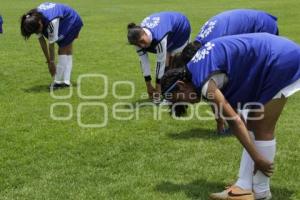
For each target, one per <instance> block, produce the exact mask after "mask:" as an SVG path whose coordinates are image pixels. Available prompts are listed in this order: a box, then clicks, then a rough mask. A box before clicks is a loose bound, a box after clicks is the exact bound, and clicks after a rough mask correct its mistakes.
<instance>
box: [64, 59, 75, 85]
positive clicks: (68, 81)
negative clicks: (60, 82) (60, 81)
mask: <svg viewBox="0 0 300 200" xmlns="http://www.w3.org/2000/svg"><path fill="white" fill-rule="evenodd" d="M72 67H73V57H72V55H68V56H67V64H66V66H65V68H64V83H65V84H67V85H70V84H71V73H72Z"/></svg>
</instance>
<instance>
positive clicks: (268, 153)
mask: <svg viewBox="0 0 300 200" xmlns="http://www.w3.org/2000/svg"><path fill="white" fill-rule="evenodd" d="M286 102H287V98H285V97H282V98H279V99H272V100H271V101H269V102H268V103H267V104H266V105H265V106H264V111H263V113H259V112H256V113H250V117H251V119H252V120H249V121H248V128H249V129H250V130H251V131H253V132H254V134H255V141H254V144H255V146H256V148H257V150H258V151H259V152H260V153H261V154H262V155H263V156H264V157H265V158H266V159H268V160H270V161H272V162H273V161H274V158H275V152H276V140H275V137H274V133H275V128H276V123H277V121H278V119H279V117H280V115H281V113H282V110H283V108H284V106H285V104H286ZM261 114H263V118H262V119H259V120H255V118H256V117H260V116H261ZM253 191H254V194H255V197H256V199H261V198H269V197H270V196H271V193H270V178H269V177H267V176H265V175H264V174H263V173H262V172H260V171H258V172H257V173H256V174H255V175H254V176H253Z"/></svg>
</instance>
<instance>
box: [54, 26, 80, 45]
mask: <svg viewBox="0 0 300 200" xmlns="http://www.w3.org/2000/svg"><path fill="white" fill-rule="evenodd" d="M82 26H83V25H81V26H78V27H75V28H73V29H72V30H71V31H70V32H69V33H68V34H67V35H66V36H65V37H64V39H62V40H61V41H58V42H57V44H58V46H59V47H65V46H68V45H70V44H72V42H73V41H74V40H75V39H76V38H78V35H79V32H80V30H81V28H82Z"/></svg>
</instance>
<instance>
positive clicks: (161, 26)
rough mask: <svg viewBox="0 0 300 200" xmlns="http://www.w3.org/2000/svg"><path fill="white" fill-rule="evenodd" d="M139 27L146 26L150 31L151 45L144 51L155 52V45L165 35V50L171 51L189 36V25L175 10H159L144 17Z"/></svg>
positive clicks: (182, 43)
mask: <svg viewBox="0 0 300 200" xmlns="http://www.w3.org/2000/svg"><path fill="white" fill-rule="evenodd" d="M141 27H143V28H147V29H148V30H149V31H150V32H151V33H152V43H151V46H150V47H149V48H147V49H144V50H145V51H149V52H152V53H156V49H155V47H156V46H157V44H158V43H159V42H160V41H161V40H162V39H163V38H164V37H165V36H168V38H167V39H168V40H167V51H168V52H171V51H173V50H175V49H177V48H179V47H181V46H183V45H184V44H185V43H186V42H187V41H188V40H189V37H190V33H191V26H190V23H189V20H188V19H187V18H186V16H184V15H182V14H181V13H177V12H160V13H155V14H152V15H150V16H149V17H146V18H145V19H144V20H143V22H142V23H141Z"/></svg>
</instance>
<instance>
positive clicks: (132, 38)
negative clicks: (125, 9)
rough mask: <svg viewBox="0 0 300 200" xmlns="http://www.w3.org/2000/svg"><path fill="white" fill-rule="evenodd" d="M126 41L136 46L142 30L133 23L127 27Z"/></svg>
mask: <svg viewBox="0 0 300 200" xmlns="http://www.w3.org/2000/svg"><path fill="white" fill-rule="evenodd" d="M127 30H128V33H127V39H128V42H129V44H132V45H136V44H137V43H138V41H139V39H140V38H141V36H142V34H143V28H142V27H141V26H138V25H136V24H135V23H129V24H128V25H127Z"/></svg>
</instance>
